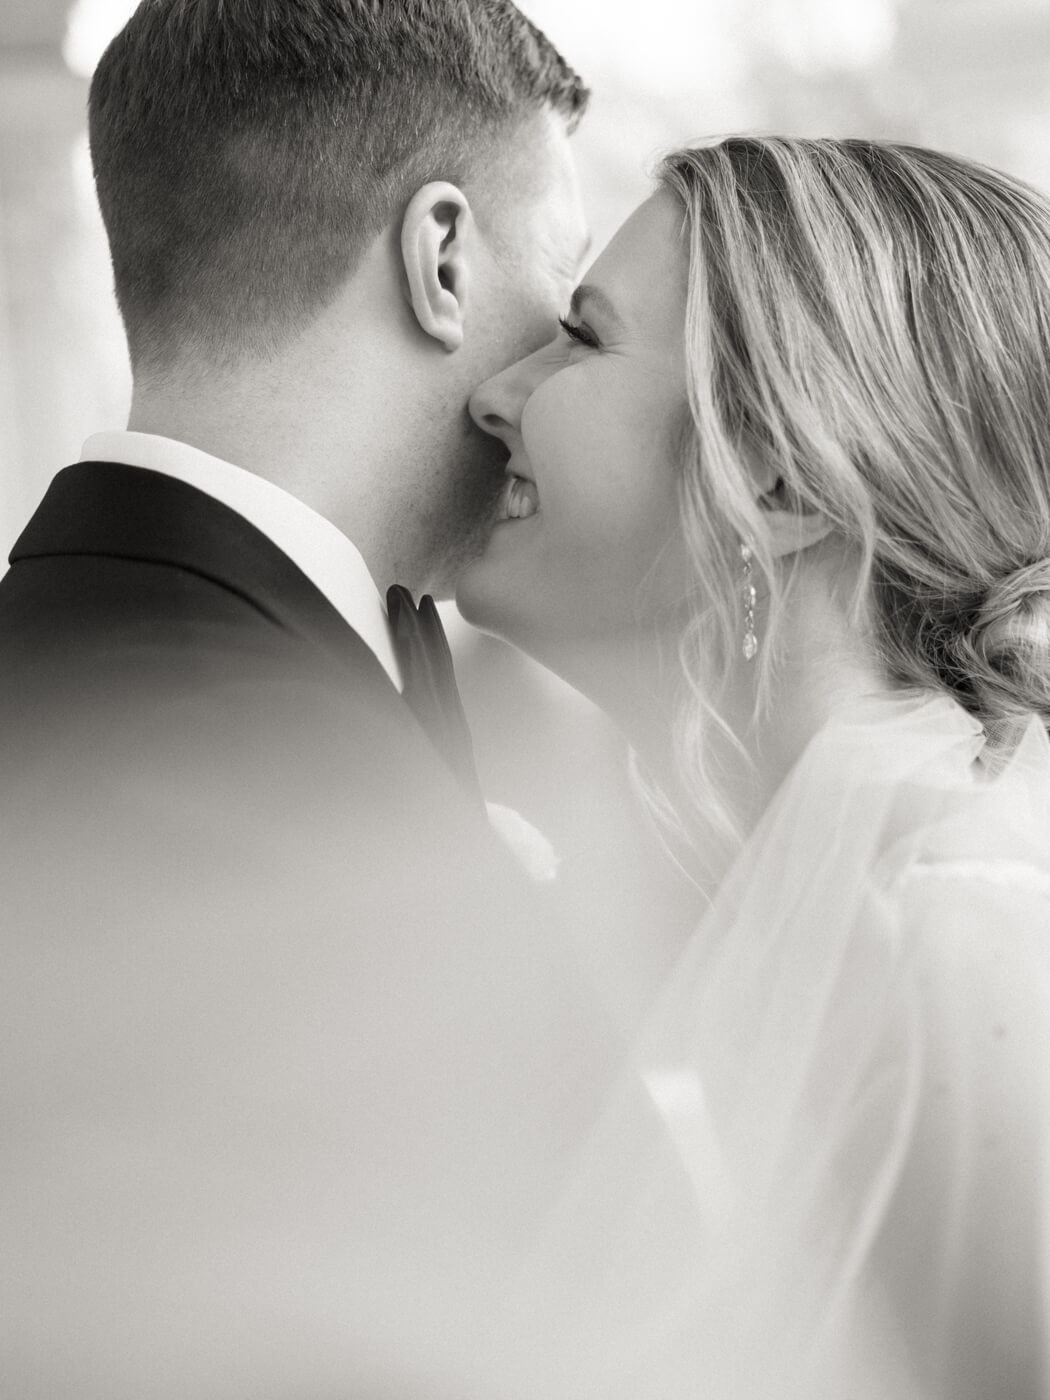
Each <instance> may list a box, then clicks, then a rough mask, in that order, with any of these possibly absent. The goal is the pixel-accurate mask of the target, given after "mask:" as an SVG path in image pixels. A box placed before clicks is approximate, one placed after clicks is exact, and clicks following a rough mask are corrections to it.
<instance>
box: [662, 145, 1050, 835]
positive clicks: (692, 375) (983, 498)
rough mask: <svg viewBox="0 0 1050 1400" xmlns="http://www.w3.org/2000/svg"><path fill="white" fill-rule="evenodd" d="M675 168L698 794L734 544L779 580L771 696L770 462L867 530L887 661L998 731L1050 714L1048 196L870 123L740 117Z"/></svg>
mask: <svg viewBox="0 0 1050 1400" xmlns="http://www.w3.org/2000/svg"><path fill="white" fill-rule="evenodd" d="M659 178H660V180H661V182H662V184H663V185H664V186H666V187H667V188H668V189H669V190H671V191H672V192H673V193H674V194H675V195H676V196H677V197H678V199H679V200H680V201H681V202H682V205H683V206H684V209H685V226H686V239H687V242H688V248H689V258H690V285H689V300H688V307H687V316H686V357H687V365H688V371H689V384H690V390H689V392H690V409H691V416H692V420H693V431H692V433H691V434H690V440H689V442H688V444H687V446H686V449H685V455H686V462H685V469H684V471H683V476H682V502H683V517H684V521H685V526H686V535H687V539H688V542H689V545H690V549H691V553H692V556H693V561H694V564H695V568H696V575H697V597H698V599H700V600H702V606H701V605H700V604H698V606H697V608H696V609H695V610H694V615H693V619H692V622H691V624H690V626H689V628H688V632H687V635H686V637H685V639H684V642H683V649H682V658H683V665H684V669H685V673H686V675H687V677H688V679H689V681H690V683H691V684H690V696H689V700H688V701H687V704H686V709H685V714H684V715H683V718H682V722H681V724H680V736H679V738H680V748H681V749H683V750H684V752H683V753H682V754H681V758H682V760H683V762H684V764H685V765H686V767H687V771H689V772H690V773H691V774H692V776H693V779H694V782H695V784H696V789H697V794H698V797H697V800H698V802H699V804H700V805H701V807H704V808H706V809H707V812H708V815H709V816H710V815H711V812H712V807H713V804H712V800H711V791H712V787H711V784H712V781H713V782H714V785H715V789H716V790H717V775H712V774H711V772H710V771H709V765H710V753H711V752H712V749H711V747H710V746H709V745H708V744H707V743H706V740H707V738H709V737H710V735H711V730H712V726H713V725H714V726H715V727H717V728H720V729H722V731H723V733H725V732H726V731H725V726H724V724H723V722H722V721H721V720H720V718H719V716H718V707H717V691H716V689H715V688H713V677H714V676H716V675H725V673H726V671H727V669H728V667H729V664H730V658H731V657H734V656H737V655H738V654H739V649H740V645H741V641H742V637H743V631H744V608H743V602H742V574H741V557H740V544H741V542H742V541H748V542H749V543H750V544H751V546H752V548H753V551H754V569H755V573H756V580H755V581H756V583H758V584H759V586H760V590H761V591H762V592H765V590H768V593H769V608H768V616H767V617H765V619H764V636H763V638H762V644H761V648H760V651H759V656H758V658H757V660H756V662H755V663H754V664H755V665H756V667H757V668H758V680H759V685H758V697H759V699H758V705H759V706H761V705H762V704H764V703H766V701H768V698H769V696H770V683H771V678H772V677H773V675H774V674H775V669H776V665H777V655H778V648H777V631H778V620H779V619H780V617H781V616H782V614H783V608H784V603H785V599H786V598H787V596H788V594H789V592H790V588H791V572H790V570H789V571H787V572H785V571H784V570H783V569H782V568H778V567H777V566H776V565H775V564H774V561H773V559H772V557H771V554H770V549H769V546H768V541H767V536H766V531H765V528H764V519H763V517H764V514H765V513H764V512H763V511H762V510H761V509H760V508H759V506H758V505H757V503H756V500H755V487H754V481H755V468H756V467H757V468H760V470H761V474H762V475H763V476H764V477H765V478H766V479H770V480H772V479H775V480H777V481H778V483H780V489H781V491H782V493H783V496H784V498H785V499H786V500H788V501H790V502H792V503H793V504H794V505H796V506H798V507H801V508H803V509H812V510H816V511H819V512H821V513H823V515H824V516H825V517H827V518H828V519H830V521H831V522H832V523H833V526H834V527H835V529H836V530H837V531H838V532H839V533H840V534H841V535H842V536H843V537H845V539H846V540H847V541H849V542H850V543H851V544H852V545H854V546H855V547H856V552H857V555H858V558H859V560H860V580H861V582H860V585H859V587H858V590H857V597H856V598H855V600H854V606H855V608H856V610H857V616H858V618H860V617H861V616H863V618H864V619H865V621H866V625H867V626H868V627H869V628H870V630H871V632H872V634H873V635H874V637H875V640H876V643H877V646H878V648H879V650H880V652H881V656H882V659H883V661H884V664H885V667H886V670H887V672H888V675H889V676H890V677H892V678H893V679H894V680H895V681H897V682H900V683H903V684H906V685H910V686H919V687H923V688H927V689H935V690H941V691H945V692H947V693H949V694H951V695H952V696H954V697H955V698H956V699H957V700H958V701H959V702H960V703H961V704H962V705H964V706H965V707H966V708H967V709H968V710H969V711H970V712H971V713H973V714H974V715H975V716H976V717H977V718H978V719H979V720H980V721H981V722H982V723H983V724H984V725H985V726H986V727H987V728H988V730H989V733H990V734H991V735H992V736H993V737H996V736H998V737H999V738H1001V737H1002V736H1003V735H1004V734H1005V733H1006V732H1008V731H1009V730H1010V728H1011V725H1014V724H1015V723H1016V721H1017V720H1019V719H1022V718H1026V717H1028V716H1030V715H1031V714H1033V713H1036V714H1039V715H1041V716H1042V717H1043V719H1044V721H1047V720H1050V201H1048V200H1047V199H1046V198H1045V197H1044V196H1042V195H1040V194H1039V193H1038V192H1036V191H1035V190H1033V189H1031V188H1029V187H1028V186H1026V185H1025V184H1023V183H1021V182H1020V181H1018V180H1015V179H1012V178H1010V177H1009V176H1007V175H1003V174H1000V173H999V172H997V171H994V170H990V169H987V168H985V167H982V166H980V165H977V164H975V163H973V162H970V161H966V160H962V159H958V158H955V157H952V156H946V155H942V154H939V153H937V152H934V151H928V150H922V149H917V148H914V147H908V146H901V145H892V144H887V143H881V142H874V141H854V140H850V141H834V140H794V139H784V138H762V139H760V138H753V137H734V138H730V139H727V140H722V141H720V142H718V143H717V144H711V145H705V146H701V147H697V148H691V149H685V150H680V151H677V152H675V153H674V154H672V155H671V156H669V157H668V158H667V159H666V160H665V161H664V162H663V163H662V165H661V168H660V171H659ZM735 737H736V738H737V739H739V736H735ZM714 805H717V804H714ZM722 817H723V820H722V825H723V827H724V828H725V829H726V830H727V831H728V830H729V828H730V827H731V825H732V823H731V821H730V820H729V818H728V811H727V809H723V810H722Z"/></svg>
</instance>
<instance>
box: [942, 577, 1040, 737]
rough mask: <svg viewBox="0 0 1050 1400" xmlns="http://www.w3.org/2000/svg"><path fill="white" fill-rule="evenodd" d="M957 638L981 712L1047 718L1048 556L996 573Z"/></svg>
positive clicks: (1002, 716)
mask: <svg viewBox="0 0 1050 1400" xmlns="http://www.w3.org/2000/svg"><path fill="white" fill-rule="evenodd" d="M960 641H961V645H960V647H959V649H958V659H959V661H961V662H962V663H963V664H964V666H965V668H966V670H967V672H968V674H969V676H970V679H971V681H972V685H973V690H974V697H975V699H976V700H977V702H978V705H979V707H980V710H981V712H982V713H983V714H985V715H986V716H987V717H988V718H989V719H991V720H996V719H999V720H1002V719H1014V718H1020V717H1021V716H1024V715H1029V714H1033V713H1035V714H1040V715H1042V716H1043V718H1044V720H1046V721H1047V722H1050V558H1047V559H1037V560H1036V561H1035V562H1034V563H1031V564H1025V565H1023V566H1022V567H1021V568H1019V569H1015V570H1014V571H1013V572H1012V573H1009V574H1006V575H1004V576H1003V577H1002V578H1000V579H997V580H996V582H995V583H993V584H992V586H991V587H990V588H989V589H988V591H987V593H986V594H985V598H984V602H983V603H982V604H981V606H980V608H979V609H978V610H977V614H976V616H975V618H974V619H973V623H972V625H971V627H970V628H969V630H968V631H967V632H966V633H965V634H964V635H963V637H962V638H961V639H960Z"/></svg>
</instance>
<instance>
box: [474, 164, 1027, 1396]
mask: <svg viewBox="0 0 1050 1400" xmlns="http://www.w3.org/2000/svg"><path fill="white" fill-rule="evenodd" d="M1048 409H1050V202H1048V201H1047V200H1046V199H1044V198H1043V197H1042V196H1040V195H1039V194H1037V193H1036V192H1034V191H1033V190H1031V189H1029V188H1027V187H1026V186H1024V185H1022V184H1020V183H1019V182H1017V181H1015V180H1012V179H1010V178H1008V177H1007V176H1004V175H1001V174H998V173H996V172H994V171H990V170H987V169H984V168H981V167H979V166H977V165H974V164H970V163H968V162H965V161H962V160H958V159H953V158H950V157H947V156H943V155H939V154H936V153H934V152H930V151H923V150H917V149H912V148H906V147H901V146H892V145H885V144H878V143H873V142H861V141H843V142H835V141H800V140H780V139H776V140H774V139H769V140H758V139H751V138H748V139H743V138H736V139H730V140H726V141H723V142H721V143H719V144H717V145H713V146H707V147H704V148H701V149H694V150H684V151H680V152H678V153H676V154H675V155H673V156H671V157H670V158H669V159H667V160H666V161H665V162H664V164H663V166H662V169H661V171H660V188H659V189H658V191H657V193H656V194H654V195H653V197H652V198H651V199H650V200H649V201H648V202H647V203H646V204H644V205H643V206H642V207H641V209H639V210H638V211H636V213H635V214H634V215H633V216H632V217H631V219H630V220H628V222H627V224H626V225H625V226H624V228H623V229H622V230H621V231H620V232H619V234H618V235H617V236H616V238H615V239H614V240H613V242H612V244H611V245H610V246H609V248H608V250H607V251H606V252H605V253H604V254H603V256H602V257H601V258H600V259H599V260H598V262H597V263H596V264H595V266H594V267H593V269H592V270H591V272H590V274H589V275H588V276H587V278H586V281H585V284H584V285H583V286H582V287H580V288H579V289H578V290H577V292H576V293H575V294H574V296H573V300H572V306H571V309H570V311H569V314H568V315H567V317H566V318H565V320H564V321H563V322H562V326H561V330H560V333H559V334H558V335H557V336H556V338H555V339H554V340H553V341H552V342H551V344H550V345H548V346H547V347H546V348H544V349H542V350H540V351H539V352H538V353H537V354H535V355H533V356H532V357H530V358H529V359H527V360H525V361H523V362H521V363H520V364H518V365H516V366H513V367H512V368H511V369H509V370H507V371H506V372H505V373H504V374H502V375H500V376H498V377H497V378H495V379H493V380H490V381H489V382H488V383H486V384H484V385H482V386H481V388H479V389H478V391H477V392H476V394H475V396H474V398H473V401H472V412H473V414H474V417H475V419H476V420H477V421H478V422H479V423H480V424H481V425H482V426H483V427H485V428H486V429H488V431H490V432H492V433H494V434H496V435H497V436H498V437H500V438H502V439H503V441H504V442H505V443H506V445H507V447H508V449H509V452H510V458H509V462H508V473H509V474H510V480H509V482H508V488H507V494H506V497H505V510H504V517H505V518H504V519H503V521H502V522H501V523H499V524H498V525H497V526H496V527H495V529H494V531H493V534H492V539H491V542H490V543H489V546H488V548H487V550H486V552H485V553H484V555H483V556H482V557H481V558H480V559H479V560H478V561H477V562H476V563H475V564H474V565H472V566H471V567H470V568H469V569H468V570H467V572H466V574H465V575H464V577H463V579H462V584H461V589H460V593H459V603H460V607H461V609H462V611H463V612H464V614H465V615H466V616H467V618H468V619H469V620H471V621H473V622H474V623H476V624H477V625H479V626H481V627H484V628H486V629H488V630H490V631H493V632H496V633H499V634H501V635H502V636H504V637H506V638H508V639H509V640H510V641H512V642H514V643H515V644H517V645H519V646H521V647H522V648H523V649H525V650H526V651H529V652H531V653H532V654H533V655H535V656H536V657H538V658H539V659H540V660H541V661H543V662H545V663H546V664H547V665H549V666H550V667H552V669H554V670H556V671H559V672H560V673H561V674H562V675H564V676H565V677H566V678H567V679H568V680H570V681H571V682H572V683H573V684H575V685H576V686H578V687H579V689H581V690H583V691H584V692H586V693H587V694H589V695H590V696H591V697H592V698H594V699H595V700H596V701H597V702H598V703H599V704H601V705H602V706H604V707H605V708H606V709H607V710H608V711H609V712H610V713H611V714H612V715H613V716H614V717H615V718H616V719H618V721H619V722H620V724H621V725H622V727H623V729H624V732H625V733H626V734H627V736H628V738H629V739H630V742H631V744H632V747H633V749H634V751H635V754H636V756H637V757H638V759H639V761H640V764H641V767H642V770H643V771H644V772H645V773H646V774H647V781H648V786H649V790H650V792H651V793H652V795H653V799H654V802H655V803H656V805H657V809H658V810H659V811H660V813H661V814H662V816H663V817H664V818H665V819H667V820H670V821H673V823H674V829H675V837H674V839H675V840H676V843H677V848H678V850H679V853H684V852H686V851H691V852H692V854H691V856H685V855H683V859H686V858H688V859H691V860H692V863H693V867H694V869H695V870H696V871H697V878H698V880H699V881H700V882H701V883H703V884H704V886H705V888H706V889H708V890H709V891H710V893H711V904H710V909H709V912H708V913H707V915H706V916H705V918H704V920H703V923H702V924H701V926H700V928H699V929H698V931H697V933H696V936H695V938H694V940H693V942H692V943H691V945H690V946H689V948H688V949H687V950H686V952H685V954H684V956H683V958H682V960H681V962H680V964H679V966H678V967H677V968H676V970H675V971H674V973H673V975H672V977H671V979H670V983H669V986H668V987H667V989H666V992H665V994H664V996H663V998H662V1000H661V1004H660V1006H659V1007H658V1008H657V1010H656V1011H655V1012H654V1015H653V1018H652V1023H651V1025H650V1026H649V1027H648V1029H647V1031H646V1033H645V1034H644V1036H643V1037H642V1040H641V1042H640V1044H639V1047H638V1050H637V1065H636V1068H637V1072H638V1073H640V1074H641V1075H642V1076H643V1077H644V1078H645V1082H646V1084H647V1085H648V1087H649V1089H650V1093H651V1097H652V1100H653V1103H654V1105H655V1108H656V1110H657V1114H658V1117H659V1120H660V1125H661V1127H662V1129H663V1131H662V1132H661V1131H658V1130H657V1128H656V1126H655V1125H654V1124H653V1123H635V1122H633V1121H629V1119H628V1116H627V1114H626V1112H625V1111H621V1110H620V1109H618V1108H617V1106H615V1105H613V1106H611V1107H610V1110H609V1114H608V1117H607V1121H606V1122H605V1124H604V1125H603V1127H602V1129H601V1131H600V1133H599V1134H598V1136H597V1138H596V1141H595V1144H594V1150H593V1153H592V1156H591V1158H590V1159H589V1160H588V1162H586V1163H584V1164H582V1165H581V1171H580V1181H579V1189H578V1191H577V1192H576V1194H575V1195H574V1197H573V1199H572V1200H571V1201H567V1202H566V1207H565V1212H564V1215H563V1218H562V1219H561V1220H560V1221H559V1222H556V1223H555V1224H554V1225H552V1231H551V1243H550V1247H549V1249H548V1251H547V1252H546V1254H545V1255H544V1256H543V1259H542V1260H538V1262H537V1270H536V1276H535V1277H536V1281H537V1282H538V1283H539V1284H540V1287H539V1289H538V1291H539V1292H541V1293H542V1294H543V1297H544V1303H543V1307H544V1308H545V1310H546V1314H545V1315H546V1322H540V1321H538V1322H537V1323H536V1326H537V1327H539V1326H545V1327H546V1328H547V1338H548V1343H549V1345H548V1348H547V1349H548V1352H549V1354H550V1355H551V1356H552V1357H553V1358H554V1359H553V1360H552V1364H551V1371H552V1373H553V1374H555V1375H556V1376H557V1379H558V1382H559V1383H563V1384H564V1387H565V1390H566V1392H567V1393H568V1392H571V1393H574V1394H576V1395H583V1394H594V1395H599V1394H602V1395H612V1394H617V1395H620V1394H622V1395H625V1396H626V1395H632V1396H633V1395H645V1396H647V1397H663V1396H669V1395H679V1394H682V1395H685V1394H698V1395H704V1396H718V1397H720V1398H721V1397H732V1400H736V1397H742V1400H757V1397H765V1396H770V1397H772V1396H777V1397H784V1396H788V1395H792V1396H794V1395H798V1396H803V1395H804V1396H806V1397H808V1398H809V1400H812V1397H815V1396H818V1395H819V1396H825V1395H826V1396H828V1397H831V1396H835V1397H843V1396H849V1397H851V1400H856V1397H858V1396H862V1395H871V1396H884V1397H892V1398H893V1400H898V1397H906V1396H923V1397H927V1396H937V1397H942V1396H943V1397H945V1400H947V1397H952V1400H964V1398H965V1397H973V1400H978V1397H980V1400H989V1397H992V1396H995V1397H1001V1398H1002V1400H1005V1398H1006V1397H1030V1396H1037V1395H1046V1394H1050V1344H1048V1336H1050V1325H1048V1317H1050V1243H1048V1240H1050V1234H1048V1232H1047V1226H1048V1224H1050V1211H1048V1203H1050V1189H1048V1188H1050V1180H1048V1173H1050V1154H1048V1151H1047V1149H1048V1147H1050V745H1048V742H1047V736H1046V733H1045V730H1044V724H1045V723H1047V722H1048V721H1050V426H1048V416H1047V415H1048ZM625 1101H626V1098H625ZM683 1187H686V1188H687V1189H686V1190H683ZM686 1203H688V1204H686ZM658 1241H662V1243H658ZM574 1244H575V1246H576V1250H575V1253H574ZM556 1276H557V1277H560V1278H561V1281H562V1286H561V1287H559V1286H558V1285H557V1283H556V1282H554V1280H555V1277H556ZM632 1280H634V1282H632ZM518 1301H519V1303H520V1301H521V1300H520V1299H519V1300H518ZM537 1306H539V1305H537ZM559 1328H560V1332H559ZM556 1334H558V1335H560V1337H561V1343H560V1344H558V1345H556V1344H555V1342H554V1337H555V1335H556ZM539 1349H541V1348H537V1350H539Z"/></svg>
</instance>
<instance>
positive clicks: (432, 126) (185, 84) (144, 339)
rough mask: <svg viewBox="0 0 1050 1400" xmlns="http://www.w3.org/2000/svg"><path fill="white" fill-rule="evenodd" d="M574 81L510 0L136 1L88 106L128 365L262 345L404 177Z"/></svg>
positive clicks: (563, 109)
mask: <svg viewBox="0 0 1050 1400" xmlns="http://www.w3.org/2000/svg"><path fill="white" fill-rule="evenodd" d="M588 95H589V94H588V92H587V90H586V88H585V87H584V86H583V84H582V82H581V80H580V78H579V77H578V76H577V75H576V74H575V73H574V72H573V71H572V69H571V68H570V67H569V66H568V64H566V62H565V61H564V59H562V57H561V56H560V54H559V53H558V52H557V51H556V49H555V48H554V47H553V45H552V44H551V43H550V42H549V40H548V39H547V38H546V37H545V36H544V35H543V34H542V33H541V32H540V31H539V30H538V29H537V28H536V27H535V26H534V25H533V24H532V23H530V21H529V20H527V19H526V18H525V17H524V16H523V15H522V14H521V13H520V11H519V10H517V9H516V8H515V6H514V5H513V4H511V3H510V0H142V3H141V4H140V5H139V7H138V9H137V10H136V11H135V13H134V15H133V16H132V17H131V19H130V20H129V21H128V23H127V24H126V25H125V27H124V29H123V30H122V31H121V32H120V34H118V35H117V37H116V38H115V39H114V40H113V42H112V43H111V44H110V46H109V48H108V49H107V50H106V52H105V54H104V55H103V58H102V60H101V62H100V63H99V66H98V69H97V71H96V73H95V76H94V78H93V80H92V84H91V93H90V100H89V118H90V134H91V154H92V160H93V163H94V168H95V182H96V187H97V190H98V198H99V203H100V205H101V208H102V216H103V219H104V221H105V224H106V231H107V233H108V235H109V242H110V251H111V255H112V259H113V270H114V279H115V284H116V292H117V299H118V302H119V304H120V309H121V314H122V315H123V318H124V324H125V328H126V330H127V334H128V341H129V345H130V349H131V358H132V363H133V365H134V366H135V367H136V369H140V368H147V369H156V368H163V367H164V366H165V365H167V364H170V363H172V362H174V361H176V360H177V359H179V358H181V357H182V356H183V355H184V354H186V353H187V352H188V353H189V354H190V355H194V356H197V355H199V356H203V357H205V358H206V359H208V360H210V361H222V360H232V359H235V358H237V357H238V356H239V355H240V354H243V353H244V352H245V351H247V352H248V353H254V354H265V353H266V352H267V351H268V350H269V349H271V348H273V347H274V346H276V345H278V344H279V343H280V342H281V340H282V339H283V338H285V337H286V336H288V335H289V334H290V333H293V332H294V331H295V330H296V329H297V328H299V327H301V326H302V325H304V324H305V323H306V322H307V321H308V320H309V318H310V317H311V316H312V315H313V314H315V313H316V312H317V311H318V310H319V309H320V308H321V307H322V306H324V305H325V304H326V303H327V302H328V301H329V300H330V299H331V298H332V296H333V295H334V294H335V292H336V291H337V289H338V287H339V286H340V285H341V284H342V283H343V281H344V280H345V279H346V277H347V276H348V275H349V274H350V273H351V272H352V270H353V268H354V266H355V264H356V262H357V260H358V259H359V257H360V256H361V254H362V253H363V252H364V250H365V249H366V248H367V247H368V245H369V244H370V242H371V241H372V240H373V239H374V238H375V236H376V235H377V234H378V232H379V231H380V229H382V228H383V227H384V226H385V225H386V224H387V223H388V222H389V221H390V220H391V219H393V218H394V217H396V216H397V215H398V214H399V212H400V211H401V210H402V209H403V208H404V206H405V205H406V204H407V202H408V200H409V199H410V198H411V196H412V194H413V193H414V192H415V190H416V189H418V188H419V187H420V186H421V185H424V184H426V183H427V182H428V181H429V180H434V179H442V180H451V181H453V182H454V183H462V182H463V180H464V178H465V177H468V176H469V174H470V171H471V170H472V168H473V164H474V162H476V161H477V160H478V159H479V158H480V156H481V153H482V152H484V151H485V150H486V149H487V150H488V153H489V158H490V159H495V158H497V157H496V154H495V151H496V148H495V147H494V144H493V143H494V141H495V140H497V139H498V137H499V136H500V135H502V134H504V133H506V132H509V131H511V130H515V129H517V128H518V127H519V126H520V125H521V124H522V123H524V122H525V121H526V120H527V119H528V118H529V117H530V116H532V115H534V114H536V113H538V112H540V111H541V110H542V109H544V108H548V109H550V110H553V111H555V112H557V113H560V114H561V115H562V117H563V118H564V119H565V121H566V123H567V125H568V127H569V129H572V127H573V126H575V124H576V122H577V121H578V120H579V118H580V116H581V115H582V113H583V110H584V108H585V107H586V104H587V99H588Z"/></svg>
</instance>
